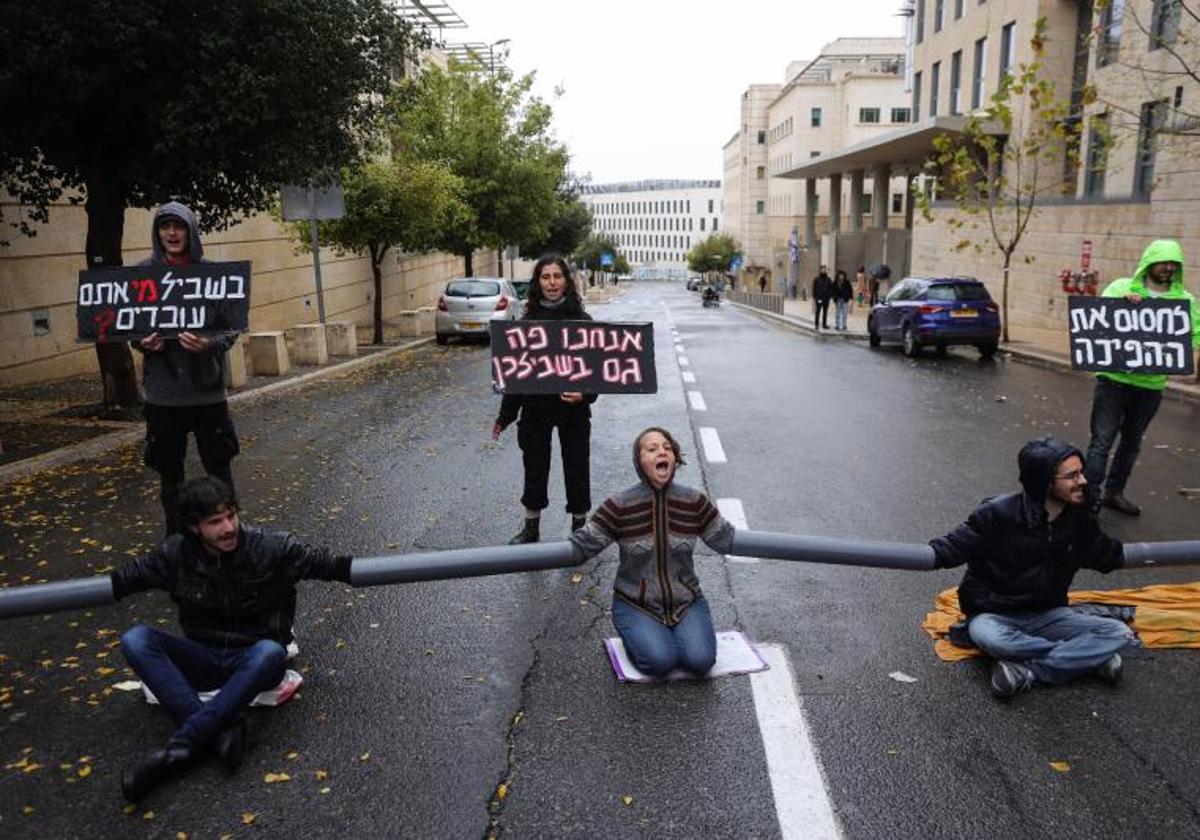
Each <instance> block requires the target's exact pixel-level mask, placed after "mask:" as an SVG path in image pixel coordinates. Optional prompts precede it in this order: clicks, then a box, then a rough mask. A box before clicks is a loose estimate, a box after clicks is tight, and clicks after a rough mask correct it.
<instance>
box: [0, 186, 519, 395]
mask: <svg viewBox="0 0 1200 840" xmlns="http://www.w3.org/2000/svg"><path fill="white" fill-rule="evenodd" d="M17 212H18V208H17V207H16V206H15V205H13V204H5V205H4V213H5V220H6V221H9V220H12V219H13V218H15V215H16V213H17ZM150 218H151V216H150V213H149V211H145V210H128V211H126V214H125V237H124V243H123V246H122V247H123V251H124V260H125V263H126V264H129V265H131V264H134V263H136V262H137V261H139V260H141V259H144V258H145V257H147V256H149V254H150V247H149V245H150ZM86 232H87V218H86V215H85V213H84V210H83V207H82V206H73V205H70V204H68V203H65V202H64V203H62V204H60V205H57V206H55V207H53V208H52V209H51V216H50V222H49V223H48V224H46V225H42V226H40V227H39V228H38V231H37V235H36V236H35V237H32V238H30V237H25V236H23V235H21V234H20V233H19V232H17V231H15V230H13V229H11V228H9V229H7V230H5V231H4V232H3V234H2V236H3V238H5V239H7V240H8V241H9V244H8V245H7V246H0V387H14V386H17V385H21V384H25V383H29V382H36V381H42V380H48V379H58V378H61V377H65V376H71V375H74V374H78V373H86V372H89V371H95V370H96V354H95V352H94V350H93V349H92V346H91V345H88V344H82V345H81V344H76V343H75V289H76V284H77V279H78V272H79V270H80V269H81V268H82V267H83V265H84V257H83V248H84V241H85V237H86ZM203 239H204V253H205V257H207V258H208V259H211V260H216V261H221V260H250V262H251V263H252V266H253V268H252V271H253V274H252V277H253V280H252V286H251V288H252V291H251V308H250V329H251V330H253V331H259V330H282V329H286V328H287V327H290V326H292V325H293V324H299V323H305V322H309V321H315V320H317V300H316V290H315V283H314V278H313V268H312V257H311V256H310V255H309V254H308V253H306V252H300V253H297V251H296V248H295V245H294V244H293V243H292V241H291V240H290V239H289V238H288V236H287V232H286V231H285V230H284V229H283V228H282V227H281V226H280V225H279V224H278V223H276V222H275V221H274V220H273V219H272V218H271V217H270V216H267V215H265V214H264V215H258V216H254V217H251V218H249V219H246V220H244V221H242V222H240V223H239V224H237V225H235V226H234V227H232V228H230V229H228V230H225V231H218V232H215V233H211V234H206V235H204V237H203ZM495 271H496V252H495V251H494V250H489V251H480V252H479V253H477V254H476V257H475V272H476V274H494V273H495ZM462 273H463V261H462V259H461V258H459V257H455V256H453V255H449V254H442V253H433V254H417V255H401V254H397V253H395V252H391V253H389V254H387V256H386V257H385V258H384V263H383V312H384V317H385V318H391V317H394V316H395V315H396V314H397V313H398V312H400V311H401V310H405V309H416V308H419V307H422V306H432V305H434V304H435V303H436V301H437V297H438V294H439V293H440V292H441V289H442V286H443V284H444V283H445V281H446V280H447V279H449V278H451V277H454V276H461V275H462ZM321 281H322V287H323V291H324V298H325V317H326V320H350V321H354V322H355V323H358V324H370V323H371V318H372V311H373V309H372V296H373V294H374V288H373V283H372V276H371V263H370V260H368V259H367V258H366V257H364V256H359V255H355V254H338V253H336V252H335V251H334V250H333V249H330V248H322V249H321ZM46 317H48V319H49V329H48V331H46V330H43V329H42V328H40V327H35V318H36V319H44V318H46ZM43 322H44V321H43Z"/></svg>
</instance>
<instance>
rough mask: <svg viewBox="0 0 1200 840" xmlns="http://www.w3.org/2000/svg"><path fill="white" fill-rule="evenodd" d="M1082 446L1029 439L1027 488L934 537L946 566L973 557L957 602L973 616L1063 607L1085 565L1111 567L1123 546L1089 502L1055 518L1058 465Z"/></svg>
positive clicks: (1023, 464)
mask: <svg viewBox="0 0 1200 840" xmlns="http://www.w3.org/2000/svg"><path fill="white" fill-rule="evenodd" d="M1072 455H1080V453H1079V451H1078V450H1077V449H1075V448H1074V447H1072V446H1070V445H1069V444H1066V443H1063V442H1062V441H1059V440H1055V439H1053V438H1043V439H1041V440H1035V441H1030V442H1029V443H1027V444H1026V445H1025V446H1024V447H1023V448H1022V449H1021V454H1020V456H1019V458H1018V461H1019V464H1020V468H1021V484H1022V486H1023V487H1024V488H1025V490H1024V492H1021V493H1009V494H1008V495H1005V496H997V497H995V498H992V499H988V500H987V501H985V502H984V503H983V504H982V505H980V506H979V508H977V509H976V510H975V512H974V513H972V514H971V516H970V517H969V518H968V519H967V521H966V522H964V523H963V524H962V525H959V526H958V527H957V528H955V529H954V530H953V531H951V532H950V533H949V534H946V535H945V536H944V537H938V538H937V539H935V540H932V541H931V542H930V545H931V546H933V551H934V555H935V557H936V565H937V566H939V567H941V568H949V567H952V566H961V565H962V564H964V563H966V564H967V573H966V574H965V575H964V576H963V580H962V583H961V584H959V587H958V602H959V606H960V607H961V608H962V611H963V612H964V613H965V614H966V615H967V616H968V617H971V616H975V615H978V614H979V613H985V612H994V613H1014V612H1022V611H1025V610H1045V609H1050V608H1052V607H1061V606H1065V605H1066V603H1067V589H1068V588H1069V587H1070V586H1071V580H1072V579H1073V578H1074V577H1075V572H1076V571H1078V570H1079V569H1095V570H1097V571H1100V572H1111V571H1112V570H1114V569H1119V568H1121V566H1122V565H1123V564H1124V562H1125V553H1124V548H1123V547H1122V545H1121V542H1120V541H1119V540H1116V539H1113V538H1112V537H1110V536H1108V535H1107V534H1106V533H1104V531H1102V530H1101V529H1100V523H1099V521H1098V520H1097V519H1096V517H1095V516H1093V515H1092V514H1091V513H1090V512H1089V511H1088V509H1087V507H1086V506H1085V505H1067V507H1066V508H1065V509H1064V510H1063V512H1062V513H1061V514H1059V516H1058V518H1057V519H1055V520H1054V521H1053V522H1051V521H1049V517H1048V516H1047V514H1046V509H1045V500H1046V494H1047V493H1048V492H1049V489H1050V482H1051V481H1053V477H1054V474H1055V471H1056V470H1057V469H1058V465H1059V464H1061V463H1062V462H1063V461H1064V460H1065V459H1067V458H1069V457H1070V456H1072Z"/></svg>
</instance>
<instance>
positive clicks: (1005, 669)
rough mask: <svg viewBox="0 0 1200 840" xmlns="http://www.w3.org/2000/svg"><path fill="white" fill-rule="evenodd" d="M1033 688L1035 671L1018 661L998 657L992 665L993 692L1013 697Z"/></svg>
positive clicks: (1000, 695) (999, 695)
mask: <svg viewBox="0 0 1200 840" xmlns="http://www.w3.org/2000/svg"><path fill="white" fill-rule="evenodd" d="M1031 688H1033V672H1032V671H1030V670H1029V669H1028V668H1026V667H1025V666H1024V665H1021V664H1020V663H1018V662H1009V661H1008V660H1007V659H997V660H996V663H995V664H994V665H992V694H994V695H996V696H997V697H1012V696H1013V695H1015V694H1019V693H1020V692H1022V691H1028V690H1029V689H1031Z"/></svg>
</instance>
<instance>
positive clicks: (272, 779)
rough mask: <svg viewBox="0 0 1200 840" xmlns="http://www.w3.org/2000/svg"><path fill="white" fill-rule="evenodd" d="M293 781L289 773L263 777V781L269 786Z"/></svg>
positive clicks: (269, 774) (271, 774) (270, 774)
mask: <svg viewBox="0 0 1200 840" xmlns="http://www.w3.org/2000/svg"><path fill="white" fill-rule="evenodd" d="M291 780H292V777H291V776H289V775H288V774H287V773H268V774H267V775H265V776H263V781H264V782H266V783H267V784H269V785H273V784H275V783H276V782H290V781H291Z"/></svg>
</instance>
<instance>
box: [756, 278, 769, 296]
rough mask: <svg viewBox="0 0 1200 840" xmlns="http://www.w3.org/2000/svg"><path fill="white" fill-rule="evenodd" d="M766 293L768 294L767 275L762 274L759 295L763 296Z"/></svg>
mask: <svg viewBox="0 0 1200 840" xmlns="http://www.w3.org/2000/svg"><path fill="white" fill-rule="evenodd" d="M766 292H767V275H765V274H760V275H758V293H759V294H760V295H761V294H766Z"/></svg>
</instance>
